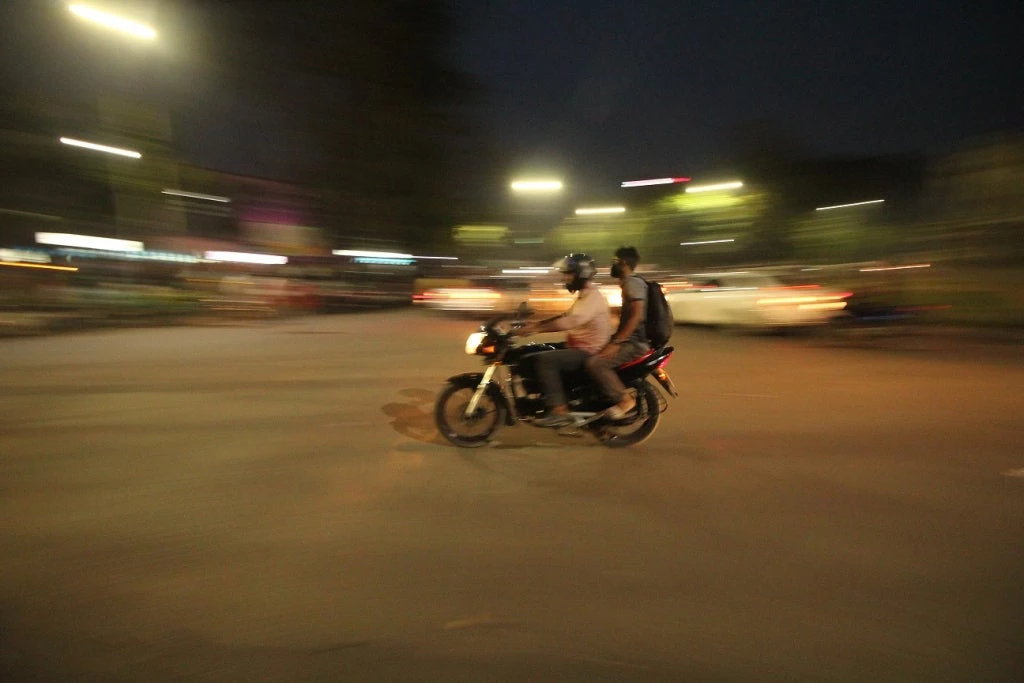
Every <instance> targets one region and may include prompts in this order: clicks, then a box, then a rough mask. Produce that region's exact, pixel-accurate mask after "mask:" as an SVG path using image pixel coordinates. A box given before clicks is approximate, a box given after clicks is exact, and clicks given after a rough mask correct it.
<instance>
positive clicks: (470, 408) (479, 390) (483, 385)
mask: <svg viewBox="0 0 1024 683" xmlns="http://www.w3.org/2000/svg"><path fill="white" fill-rule="evenodd" d="M497 369H498V364H497V363H491V364H490V365H488V366H487V370H485V371H484V376H483V377H482V378H481V379H480V384H478V385H476V391H474V392H473V398H471V399H469V405H467V406H466V417H473V413H475V412H476V406H477V404H478V403H480V397H481V396H483V395H484V392H485V391H487V385H488V384H490V383H491V378H492V377H494V371H495V370H497Z"/></svg>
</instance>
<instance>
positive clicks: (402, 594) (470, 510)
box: [0, 311, 1024, 681]
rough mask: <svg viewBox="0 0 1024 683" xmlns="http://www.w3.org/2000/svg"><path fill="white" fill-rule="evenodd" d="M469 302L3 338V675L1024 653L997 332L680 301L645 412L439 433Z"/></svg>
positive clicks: (664, 668) (917, 671)
mask: <svg viewBox="0 0 1024 683" xmlns="http://www.w3.org/2000/svg"><path fill="white" fill-rule="evenodd" d="M473 327H474V323H473V322H472V321H469V322H467V321H456V320H450V319H444V318H438V317H432V316H430V315H429V314H427V313H424V312H413V311H392V312H379V313H365V314H357V315H345V316H329V317H321V318H311V319H301V320H293V321H287V322H277V323H271V324H267V325H263V326H253V327H245V326H243V327H224V328H172V329H151V330H113V331H102V332H91V333H82V334H68V335H62V336H57V337H46V338H33V339H8V340H3V341H0V375H2V377H3V391H2V393H0V520H2V524H0V679H2V680H5V681H7V680H26V679H31V680H61V681H66V680H103V681H121V680H145V681H162V680H196V679H199V680H217V681H220V680H231V681H235V680H237V681H253V680H267V681H314V680H316V681H322V680H339V681H362V680H367V681H369V680H423V681H456V680H466V681H469V680H488V681H490V680H508V681H523V680H531V681H532V680H551V681H567V680H580V681H584V680H586V681H595V680H608V681H613V680H614V681H621V680H753V679H756V680H971V681H975V680H989V681H992V680H1022V679H1024V582H1022V581H1021V576H1022V573H1021V570H1022V567H1024V477H1020V476H1013V475H1016V474H1024V470H1022V468H1024V452H1022V450H1021V443H1022V442H1024V438H1022V437H1024V426H1022V421H1021V415H1022V414H1024V397H1022V394H1021V391H1020V387H1021V386H1024V363H1022V362H1021V358H1020V354H1019V349H1017V348H1016V347H1007V346H1002V347H998V348H991V347H986V346H983V345H978V344H973V343H972V344H971V345H966V346H965V345H960V344H958V343H957V342H956V341H955V340H949V339H946V340H942V341H936V340H910V341H904V342H893V343H891V344H887V345H886V346H887V348H879V347H878V345H877V344H876V345H870V344H868V345H849V344H844V345H841V346H834V345H831V344H827V343H824V342H821V341H820V340H802V339H785V338H762V337H746V336H732V335H716V334H713V333H705V332H700V331H694V330H688V329H679V330H678V331H677V333H676V337H675V339H674V340H673V341H674V343H675V344H676V345H677V346H678V347H680V349H681V351H680V352H679V353H677V354H676V357H675V358H674V359H673V361H672V363H671V364H670V366H669V369H670V371H671V372H672V374H673V376H674V378H675V380H676V382H677V384H678V385H679V386H680V388H681V389H682V391H683V395H682V396H681V398H680V399H678V400H675V401H672V402H671V405H670V408H669V412H668V413H667V414H666V416H665V419H664V420H663V422H662V425H661V427H659V430H658V432H657V433H656V434H655V435H654V436H653V437H652V439H651V440H650V441H649V442H647V443H646V444H644V445H642V446H640V447H638V448H635V449H632V450H626V451H617V450H608V449H605V448H603V447H601V446H599V445H597V444H596V443H593V442H591V441H589V440H586V439H566V438H563V437H558V436H556V435H554V434H553V433H552V432H548V431H542V430H537V429H532V428H528V427H516V428H513V429H508V430H506V431H504V432H502V433H501V434H500V438H499V440H498V441H497V442H496V443H494V444H493V445H492V446H491V447H488V448H485V449H479V450H471V451H463V450H458V449H454V448H451V447H448V446H446V445H444V444H442V443H441V442H440V441H439V440H438V436H437V434H436V432H435V431H434V430H433V428H432V424H431V418H430V409H431V401H432V399H433V396H434V394H435V392H436V391H437V389H438V388H439V387H440V386H441V382H442V380H443V379H444V378H445V377H447V376H448V375H450V374H454V373H457V372H461V371H465V370H471V369H475V367H476V365H475V364H476V363H477V362H478V361H477V360H475V359H472V358H469V357H467V356H465V355H463V354H462V342H463V340H464V338H465V335H466V334H467V333H468V332H470V331H472V329H473Z"/></svg>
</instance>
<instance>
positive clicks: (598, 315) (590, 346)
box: [551, 281, 612, 354]
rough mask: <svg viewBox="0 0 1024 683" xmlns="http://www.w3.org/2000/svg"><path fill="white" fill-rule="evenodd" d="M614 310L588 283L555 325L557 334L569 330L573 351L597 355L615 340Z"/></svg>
mask: <svg viewBox="0 0 1024 683" xmlns="http://www.w3.org/2000/svg"><path fill="white" fill-rule="evenodd" d="M611 316H612V313H611V310H610V309H609V308H608V300H607V299H605V298H604V294H601V292H600V290H598V288H597V286H596V285H595V284H594V283H593V282H590V281H588V282H587V283H586V284H585V285H584V286H583V289H581V290H580V291H579V294H577V296H576V301H574V302H573V304H572V306H570V307H569V310H568V311H566V312H565V315H563V316H562V317H560V318H555V320H554V321H553V322H552V323H551V324H552V325H553V326H554V328H555V330H559V331H560V330H569V335H568V346H569V348H570V349H583V350H584V351H586V352H587V353H591V354H593V353H597V352H598V351H600V350H601V349H603V348H604V347H605V346H607V345H608V340H609V339H611V337H612V320H611Z"/></svg>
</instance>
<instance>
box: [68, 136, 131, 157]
mask: <svg viewBox="0 0 1024 683" xmlns="http://www.w3.org/2000/svg"><path fill="white" fill-rule="evenodd" d="M60 141H61V142H62V143H63V144H65V145H70V146H72V147H82V148H84V149H91V150H93V151H94V152H106V153H107V154H116V155H118V156H122V157H131V158H132V159H141V158H142V154H140V153H139V152H136V151H135V150H134V149H122V148H121V147H111V146H110V145H99V144H96V143H95V142H86V141H85V140H76V139H75V138H61V139H60Z"/></svg>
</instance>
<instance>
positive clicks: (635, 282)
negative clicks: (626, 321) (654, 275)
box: [622, 275, 647, 344]
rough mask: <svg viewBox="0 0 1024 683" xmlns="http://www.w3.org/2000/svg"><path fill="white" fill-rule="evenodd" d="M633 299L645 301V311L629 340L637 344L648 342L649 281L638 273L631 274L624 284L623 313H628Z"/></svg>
mask: <svg viewBox="0 0 1024 683" xmlns="http://www.w3.org/2000/svg"><path fill="white" fill-rule="evenodd" d="M633 301H641V302H643V311H642V312H641V316H640V323H639V324H638V325H637V326H636V329H635V330H633V334H631V335H630V337H629V341H631V342H633V343H635V344H646V343H647V330H646V329H645V325H644V321H646V320H647V283H646V282H644V281H643V280H642V279H640V278H639V277H637V276H636V275H630V276H629V278H627V280H626V282H625V284H623V285H622V315H623V316H625V315H627V314H628V310H629V305H630V303H631V302H633Z"/></svg>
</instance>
